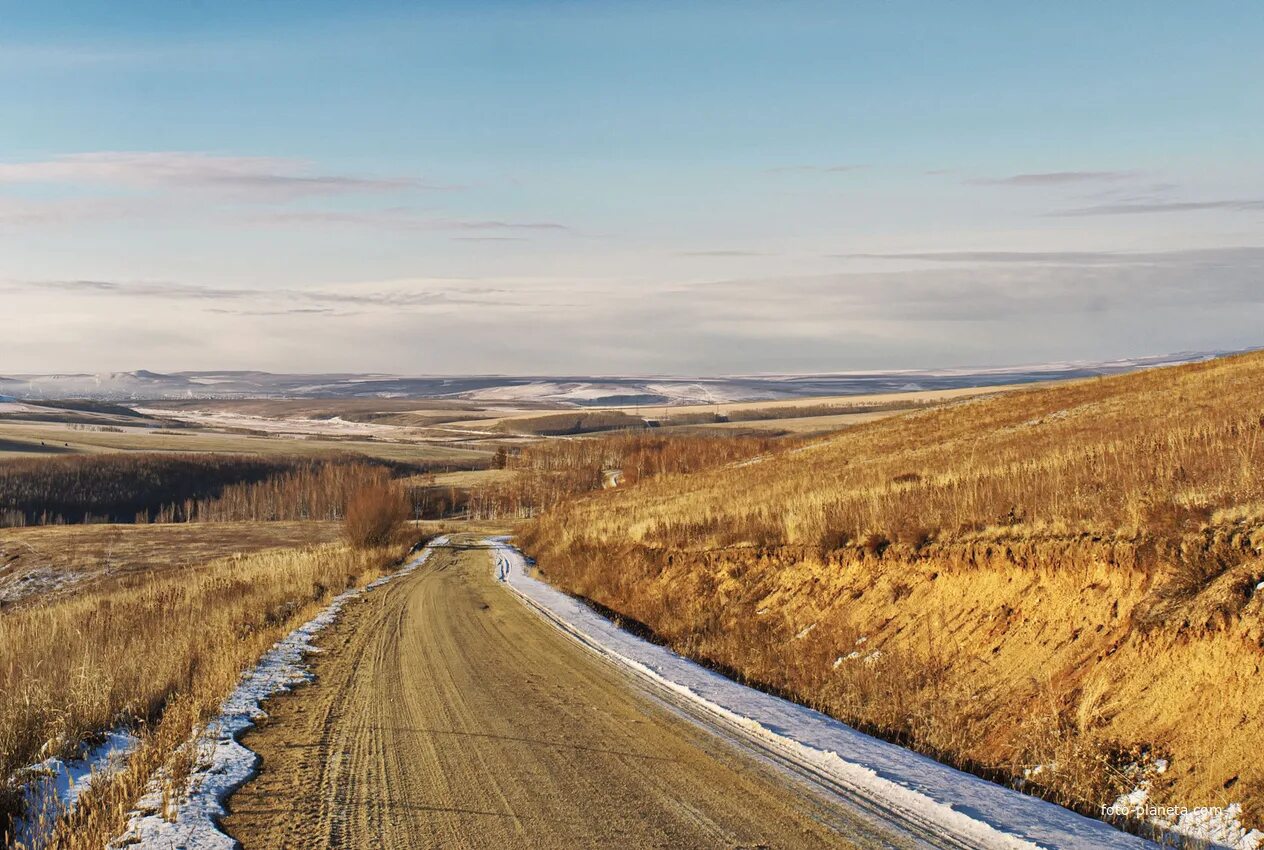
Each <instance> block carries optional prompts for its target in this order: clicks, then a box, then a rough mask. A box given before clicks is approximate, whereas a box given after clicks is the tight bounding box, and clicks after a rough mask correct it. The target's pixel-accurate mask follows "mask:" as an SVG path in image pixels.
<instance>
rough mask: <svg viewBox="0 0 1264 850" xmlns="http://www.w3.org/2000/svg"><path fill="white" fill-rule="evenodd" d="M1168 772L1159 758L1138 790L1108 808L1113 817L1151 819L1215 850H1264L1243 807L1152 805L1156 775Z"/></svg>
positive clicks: (1263, 836)
mask: <svg viewBox="0 0 1264 850" xmlns="http://www.w3.org/2000/svg"><path fill="white" fill-rule="evenodd" d="M1166 770H1167V760H1166V759H1156V760H1155V762H1154V764H1153V765H1151V766H1150V767H1149V770H1147V771H1146V772H1145V773H1144V775H1143V776H1142V778H1141V779H1140V781H1138V783H1137V787H1135V788H1134V789H1132V790H1131V791H1129V792H1128V793H1127V794H1123V795H1122V796H1120V797H1119V799H1117V800H1116V801H1115V802H1114V803H1112V804H1111V805H1110V806H1109V807H1107V808H1108V811H1109V812H1110V813H1111V814H1115V815H1119V816H1123V817H1134V818H1140V819H1143V820H1147V821H1149V822H1150V823H1152V824H1154V825H1156V826H1158V827H1159V828H1161V829H1163V830H1165V831H1168V832H1171V833H1175V834H1177V835H1181V836H1184V837H1186V838H1192V839H1194V840H1195V841H1200V842H1203V841H1205V842H1208V843H1210V844H1212V845H1213V846H1215V847H1228V848H1231V850H1260V848H1262V847H1264V832H1261V831H1260V830H1258V829H1252V830H1247V829H1246V827H1244V826H1243V825H1242V820H1241V816H1242V804H1241V803H1230V804H1229V805H1228V806H1224V807H1215V808H1212V807H1209V806H1198V807H1196V808H1192V809H1191V808H1185V807H1179V806H1158V805H1155V804H1154V803H1151V802H1150V787H1151V784H1152V782H1153V780H1154V776H1155V775H1157V774H1162V773H1164V772H1166Z"/></svg>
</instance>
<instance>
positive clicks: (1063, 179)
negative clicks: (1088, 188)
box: [966, 171, 1141, 186]
mask: <svg viewBox="0 0 1264 850" xmlns="http://www.w3.org/2000/svg"><path fill="white" fill-rule="evenodd" d="M1139 176H1141V172H1139V171H1037V172H1031V173H1027V174H1011V175H1009V176H1007V177H972V178H970V179H969V180H967V181H966V182H967V183H969V184H971V185H974V186H1066V185H1074V184H1080V183H1118V182H1120V181H1122V180H1132V179H1134V178H1136V177H1139Z"/></svg>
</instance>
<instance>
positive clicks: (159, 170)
mask: <svg viewBox="0 0 1264 850" xmlns="http://www.w3.org/2000/svg"><path fill="white" fill-rule="evenodd" d="M5 183H8V184H15V183H44V184H59V185H71V186H110V187H117V188H124V189H166V190H174V191H201V192H218V193H223V194H229V195H236V196H243V197H248V198H251V199H256V200H288V199H292V198H297V197H305V196H311V195H335V194H353V193H365V192H369V193H375V192H388V191H399V190H409V189H411V190H417V189H452V188H457V187H454V186H444V185H439V184H434V183H427V182H425V181H423V180H420V179H417V178H413V177H369V176H361V175H352V174H337V173H328V172H321V171H318V170H316V169H315V168H314V167H313V166H312V164H311V163H308V162H304V161H301V160H294V159H285V158H277V157H247V156H215V155H211V154H205V153H189V152H180V151H158V152H148V151H140V152H136V151H100V152H93V153H78V154H68V155H65V156H59V157H53V158H51V159H44V160H36V161H31V162H7V163H0V184H5Z"/></svg>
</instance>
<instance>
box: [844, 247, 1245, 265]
mask: <svg viewBox="0 0 1264 850" xmlns="http://www.w3.org/2000/svg"><path fill="white" fill-rule="evenodd" d="M829 256H831V257H837V258H840V259H864V260H905V261H915V262H932V263H979V264H995V263H1026V264H1037V265H1060V266H1114V265H1202V264H1207V263H1215V264H1222V263H1235V264H1251V265H1257V266H1258V265H1259V264H1261V263H1264V247H1255V246H1242V247H1231V248H1196V249H1188V250H1179V251H1152V252H1140V251H917V252H906V253H894V254H860V253H857V254H830V255H829Z"/></svg>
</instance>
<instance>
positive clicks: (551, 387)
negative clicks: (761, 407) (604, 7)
mask: <svg viewBox="0 0 1264 850" xmlns="http://www.w3.org/2000/svg"><path fill="white" fill-rule="evenodd" d="M1222 353H1224V352H1184V353H1180V354H1169V355H1160V356H1153V357H1141V358H1134V359H1128V360H1113V361H1106V362H1074V363H1050V364H1041V365H1035V366H1030V365H1029V366H1014V367H1003V368H986V369H939V370H925V371H917V370H911V371H890V372H836V373H822V374H802V375H794V374H781V375H730V376H724V377H679V376H665V377H657V376H651V377H642V376H591V375H575V376H501V375H463V376H414V377H410V376H400V375H382V374H356V373H328V374H310V375H304V374H274V373H271V372H260V371H203V372H169V373H163V372H153V371H149V370H145V369H141V370H137V371H134V372H104V373H97V374H90V373H68V374H31V375H10V376H0V396H8V397H11V398H13V399H27V400H31V399H34V400H39V399H55V398H82V399H98V400H106V401H137V400H159V399H196V398H468V399H477V400H480V401H503V402H509V403H513V402H533V403H536V404H539V403H541V402H543V403H553V404H558V405H564V406H578V407H591V406H601V405H647V406H648V405H653V406H661V405H671V404H710V403H721V402H734V401H769V400H774V399H783V398H801V397H808V396H821V395H862V394H869V393H885V392H899V391H907V390H939V389H955V388H958V387H982V386H996V385H1000V384H1015V383H1029V382H1034V381H1049V380H1059V379H1066V378H1083V377H1091V376H1094V375H1113V374H1118V373H1121V372H1128V371H1133V370H1135V369H1143V368H1148V367H1153V366H1165V365H1171V364H1176V363H1188V362H1192V361H1197V360H1206V359H1209V358H1211V357H1215V356H1217V355H1219V354H1222Z"/></svg>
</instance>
